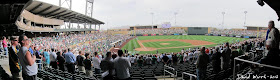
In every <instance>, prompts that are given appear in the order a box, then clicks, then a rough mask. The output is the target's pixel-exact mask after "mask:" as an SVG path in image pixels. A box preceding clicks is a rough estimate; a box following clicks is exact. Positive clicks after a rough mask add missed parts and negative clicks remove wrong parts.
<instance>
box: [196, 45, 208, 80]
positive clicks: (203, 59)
mask: <svg viewBox="0 0 280 80" xmlns="http://www.w3.org/2000/svg"><path fill="white" fill-rule="evenodd" d="M208 63H209V56H208V55H207V54H206V53H205V47H202V48H201V50H200V55H199V56H198V58H197V61H196V67H197V70H196V72H197V80H205V78H206V69H207V64H208Z"/></svg>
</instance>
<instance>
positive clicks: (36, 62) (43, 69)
mask: <svg viewBox="0 0 280 80" xmlns="http://www.w3.org/2000/svg"><path fill="white" fill-rule="evenodd" d="M37 61H40V63H37ZM36 64H37V66H38V68H39V65H40V64H41V70H44V68H43V62H42V59H36ZM39 69H40V68H39Z"/></svg>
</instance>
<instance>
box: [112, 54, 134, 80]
mask: <svg viewBox="0 0 280 80" xmlns="http://www.w3.org/2000/svg"><path fill="white" fill-rule="evenodd" d="M118 55H119V57H117V58H116V59H115V60H114V68H115V70H116V76H117V79H120V80H130V73H129V68H130V67H131V64H130V62H129V60H127V59H126V58H124V57H123V51H122V50H118Z"/></svg>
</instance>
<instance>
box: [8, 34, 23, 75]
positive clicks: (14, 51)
mask: <svg viewBox="0 0 280 80" xmlns="http://www.w3.org/2000/svg"><path fill="white" fill-rule="evenodd" d="M11 41H12V46H11V47H10V48H9V49H8V50H9V66H10V71H11V73H12V77H13V80H20V79H21V76H20V75H19V72H20V64H19V59H18V50H19V48H18V39H17V38H16V37H12V38H11Z"/></svg>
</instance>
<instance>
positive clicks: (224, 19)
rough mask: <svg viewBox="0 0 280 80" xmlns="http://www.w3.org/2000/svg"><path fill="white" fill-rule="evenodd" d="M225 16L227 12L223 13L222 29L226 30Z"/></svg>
mask: <svg viewBox="0 0 280 80" xmlns="http://www.w3.org/2000/svg"><path fill="white" fill-rule="evenodd" d="M225 14H226V12H222V15H223V22H222V29H224V20H225Z"/></svg>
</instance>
